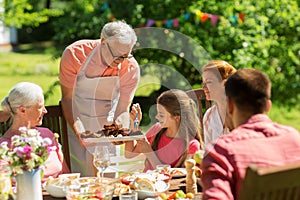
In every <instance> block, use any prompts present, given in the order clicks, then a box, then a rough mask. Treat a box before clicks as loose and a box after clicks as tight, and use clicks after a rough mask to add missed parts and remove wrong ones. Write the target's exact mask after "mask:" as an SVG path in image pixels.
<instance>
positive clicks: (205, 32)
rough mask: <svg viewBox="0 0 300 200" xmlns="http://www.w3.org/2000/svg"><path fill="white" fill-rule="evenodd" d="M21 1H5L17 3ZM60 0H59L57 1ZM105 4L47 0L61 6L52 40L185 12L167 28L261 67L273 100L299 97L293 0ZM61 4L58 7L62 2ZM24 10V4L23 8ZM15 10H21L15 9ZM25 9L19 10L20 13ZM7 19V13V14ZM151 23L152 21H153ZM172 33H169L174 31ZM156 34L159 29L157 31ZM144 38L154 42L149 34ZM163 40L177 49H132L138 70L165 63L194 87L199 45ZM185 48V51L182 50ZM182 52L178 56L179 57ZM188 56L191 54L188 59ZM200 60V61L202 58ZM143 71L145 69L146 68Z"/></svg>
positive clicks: (239, 63)
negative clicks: (175, 24)
mask: <svg viewBox="0 0 300 200" xmlns="http://www.w3.org/2000/svg"><path fill="white" fill-rule="evenodd" d="M21 1H26V2H28V1H27V0H10V1H8V2H21ZM58 2H60V3H58ZM106 2H107V3H108V5H109V8H106V7H103V5H104V3H105V1H104V0H73V1H70V0H69V1H62V2H61V1H58V0H52V5H54V7H55V5H60V6H58V7H57V8H59V9H61V10H62V11H63V13H64V14H63V15H62V16H60V17H58V18H55V19H53V20H52V23H53V24H54V27H55V32H56V34H55V36H54V38H53V40H55V41H57V42H59V43H61V44H65V45H67V44H70V43H71V42H73V41H75V40H78V39H83V38H99V35H100V31H101V28H102V26H103V25H104V24H105V23H106V22H108V21H110V20H112V17H111V14H113V17H114V18H115V19H124V20H125V21H127V22H128V23H129V24H131V25H132V26H133V27H134V28H138V27H141V26H143V25H145V24H146V23H147V20H148V19H153V20H161V21H163V20H165V19H174V18H177V17H179V16H181V15H183V14H184V13H186V12H190V13H191V17H190V18H189V19H188V20H183V21H180V24H179V26H178V27H171V28H170V29H171V30H170V32H172V30H174V31H178V32H180V33H182V34H184V35H186V36H188V37H190V38H192V39H193V40H194V41H196V42H197V43H198V44H199V46H202V47H203V48H204V49H205V50H206V51H207V52H208V54H209V56H210V58H211V59H222V60H226V61H228V62H229V63H231V64H233V65H234V66H235V67H236V68H238V69H240V68H257V69H261V70H263V71H264V72H265V73H266V74H267V75H268V76H269V77H270V79H271V80H272V83H273V88H272V89H273V97H272V98H273V99H272V100H273V101H275V102H278V103H283V104H286V105H296V103H297V102H298V101H299V100H300V60H299V58H300V42H299V39H300V38H299V37H300V12H299V6H300V5H299V4H300V3H299V0H265V1H253V0H243V1H239V0H228V1H217V0H201V1H200V0H191V1H185V0H151V1H144V0H118V1H113V0H108V1H106ZM62 5H63V6H62ZM25 10H28V9H25ZM195 10H200V11H201V12H203V13H210V14H213V15H218V16H220V17H219V20H218V23H217V24H216V26H212V24H211V20H210V19H208V20H206V21H205V22H201V20H200V19H199V18H197V16H196V15H195V12H194V11H195ZM20 13H21V12H20ZM24 13H25V12H24ZM237 13H244V14H245V21H244V23H241V21H235V20H234V19H233V18H232V16H234V15H235V14H237ZM10 16H11V18H12V16H13V15H10ZM154 26H155V25H154ZM174 33H175V32H174ZM158 35H159V33H158ZM148 39H149V40H148V41H146V40H147V38H146V39H145V41H144V42H146V43H147V44H151V45H150V46H155V45H156V46H158V47H160V46H159V45H160V42H161V40H159V39H158V38H157V37H156V35H155V34H153V35H149V38H148ZM164 43H166V44H168V45H171V44H174V45H177V46H179V47H180V48H179V49H178V50H177V49H175V50H174V51H172V52H170V51H167V50H165V49H164V48H140V49H139V48H138V47H137V48H136V49H137V50H135V51H134V53H135V57H136V58H137V60H138V62H139V63H140V65H142V66H143V67H144V68H143V70H142V72H143V73H149V72H150V71H151V70H152V72H154V73H155V72H156V71H155V70H157V69H158V68H155V69H154V70H153V67H152V68H151V67H149V68H148V66H150V65H152V66H153V65H158V64H159V65H160V66H171V67H172V68H174V69H175V70H176V71H178V72H180V73H181V74H182V75H183V76H184V77H185V78H187V79H188V81H189V83H191V84H192V85H194V87H199V84H201V74H200V73H199V71H198V70H199V69H200V68H201V66H202V65H203V64H204V63H203V61H202V62H201V61H195V63H191V62H190V61H189V60H188V59H186V55H187V53H188V54H189V55H191V56H192V57H197V56H198V54H199V51H201V49H190V48H186V47H190V45H192V44H191V43H192V42H190V41H189V42H188V43H189V44H187V43H182V41H178V40H176V37H174V34H169V35H168V37H167V38H166V39H165V41H164ZM188 51H189V52H188ZM179 52H184V53H185V54H184V56H179ZM192 59H194V58H192ZM205 61H206V60H205ZM147 70H148V71H147ZM161 72H162V70H158V71H157V73H156V75H157V77H159V79H160V80H161V81H162V82H168V84H170V85H176V84H177V85H176V87H179V86H178V84H180V83H179V82H178V81H177V80H176V79H174V78H173V77H172V76H173V74H172V73H171V72H170V71H166V72H164V73H161Z"/></svg>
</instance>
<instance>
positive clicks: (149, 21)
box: [146, 19, 155, 27]
mask: <svg viewBox="0 0 300 200" xmlns="http://www.w3.org/2000/svg"><path fill="white" fill-rule="evenodd" d="M153 24H155V21H154V20H153V19H148V21H147V24H146V27H150V26H152V25H153Z"/></svg>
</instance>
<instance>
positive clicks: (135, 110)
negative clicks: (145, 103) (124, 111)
mask: <svg viewBox="0 0 300 200" xmlns="http://www.w3.org/2000/svg"><path fill="white" fill-rule="evenodd" d="M136 114H138V120H139V124H140V122H141V120H142V110H141V107H140V105H139V104H138V103H136V104H133V105H132V106H131V111H130V119H131V121H134V120H135V118H136Z"/></svg>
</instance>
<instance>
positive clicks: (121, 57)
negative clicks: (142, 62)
mask: <svg viewBox="0 0 300 200" xmlns="http://www.w3.org/2000/svg"><path fill="white" fill-rule="evenodd" d="M106 44H107V47H108V50H109V52H110V54H111V55H112V57H113V59H114V60H122V61H123V60H124V59H130V58H133V55H132V54H128V56H115V55H114V54H113V52H112V50H111V48H110V46H109V44H108V42H106Z"/></svg>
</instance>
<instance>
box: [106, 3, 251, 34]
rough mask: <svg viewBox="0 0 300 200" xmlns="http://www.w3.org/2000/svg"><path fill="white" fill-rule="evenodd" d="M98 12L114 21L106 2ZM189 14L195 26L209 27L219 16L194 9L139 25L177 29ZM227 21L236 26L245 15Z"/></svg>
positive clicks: (242, 21) (237, 15)
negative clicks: (205, 25) (173, 16)
mask: <svg viewBox="0 0 300 200" xmlns="http://www.w3.org/2000/svg"><path fill="white" fill-rule="evenodd" d="M100 12H105V13H107V16H108V19H109V21H115V20H116V19H115V17H114V15H113V14H112V13H111V11H110V8H109V5H108V3H107V2H105V3H104V4H103V5H102V6H101V8H100ZM191 14H194V16H195V17H194V22H195V24H196V25H199V23H200V22H201V23H205V22H206V21H207V20H208V19H210V21H211V25H212V26H213V27H215V26H216V25H217V23H218V21H219V19H220V17H222V16H219V15H214V14H210V13H203V12H201V11H200V10H199V9H195V10H193V11H191V12H186V13H185V14H183V15H180V16H179V17H176V18H173V19H165V20H154V19H148V20H147V22H146V25H145V24H141V25H140V26H141V27H144V26H146V27H151V26H154V25H155V26H156V27H162V26H165V27H166V28H172V27H174V28H178V27H179V26H180V24H183V23H184V22H185V21H188V20H190V19H191ZM228 19H229V21H230V22H231V23H232V24H233V25H234V26H235V25H237V22H238V21H239V22H241V23H242V24H244V23H245V14H244V13H238V14H234V15H232V16H230V17H229V18H228Z"/></svg>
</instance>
